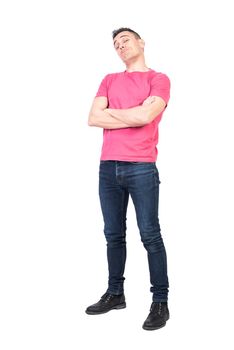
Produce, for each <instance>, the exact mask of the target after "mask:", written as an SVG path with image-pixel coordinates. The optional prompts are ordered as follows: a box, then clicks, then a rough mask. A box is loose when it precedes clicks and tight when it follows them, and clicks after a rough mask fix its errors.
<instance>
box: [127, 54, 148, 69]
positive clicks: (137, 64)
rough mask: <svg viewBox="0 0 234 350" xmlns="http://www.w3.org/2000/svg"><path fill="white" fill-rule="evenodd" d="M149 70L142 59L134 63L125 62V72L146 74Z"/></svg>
mask: <svg viewBox="0 0 234 350" xmlns="http://www.w3.org/2000/svg"><path fill="white" fill-rule="evenodd" d="M149 70H150V68H148V67H147V65H146V63H145V59H144V58H143V57H142V58H140V59H138V60H136V61H131V62H126V71H127V72H135V71H137V72H147V71H149Z"/></svg>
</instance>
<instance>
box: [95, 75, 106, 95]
mask: <svg viewBox="0 0 234 350" xmlns="http://www.w3.org/2000/svg"><path fill="white" fill-rule="evenodd" d="M107 77H108V76H107V75H106V76H105V78H103V79H102V81H101V84H100V86H99V88H98V91H97V93H96V96H95V97H99V96H105V97H108V92H107Z"/></svg>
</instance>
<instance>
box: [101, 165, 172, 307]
mask: <svg viewBox="0 0 234 350" xmlns="http://www.w3.org/2000/svg"><path fill="white" fill-rule="evenodd" d="M159 184H160V180H159V174H158V169H157V167H156V165H155V163H150V162H123V161H101V162H100V168H99V196H100V203H101V209H102V214H103V219H104V234H105V238H106V241H107V260H108V269H109V279H108V289H107V292H109V293H111V294H116V295H118V294H121V293H123V291H124V286H123V284H124V280H125V278H124V268H125V261H126V240H125V238H126V212H127V206H128V199H129V194H130V196H131V198H132V201H133V204H134V207H135V211H136V217H137V225H138V228H139V231H140V236H141V241H142V243H143V245H144V247H145V249H146V251H147V254H148V263H149V271H150V282H151V285H152V286H151V288H150V291H151V292H152V293H153V301H155V302H164V301H167V297H168V288H169V284H168V277H167V257H166V251H165V247H164V243H163V240H162V237H161V230H160V225H159V219H158V199H159Z"/></svg>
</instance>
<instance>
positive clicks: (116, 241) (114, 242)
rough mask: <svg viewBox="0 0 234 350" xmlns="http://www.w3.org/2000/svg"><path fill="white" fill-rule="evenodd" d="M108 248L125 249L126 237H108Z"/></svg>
mask: <svg viewBox="0 0 234 350" xmlns="http://www.w3.org/2000/svg"><path fill="white" fill-rule="evenodd" d="M106 241H107V246H108V247H109V248H118V247H124V246H125V245H126V240H125V237H113V236H109V235H107V236H106Z"/></svg>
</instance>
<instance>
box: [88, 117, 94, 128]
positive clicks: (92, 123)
mask: <svg viewBox="0 0 234 350" xmlns="http://www.w3.org/2000/svg"><path fill="white" fill-rule="evenodd" d="M94 125H95V123H94V120H93V118H92V115H89V119H88V126H94Z"/></svg>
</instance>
